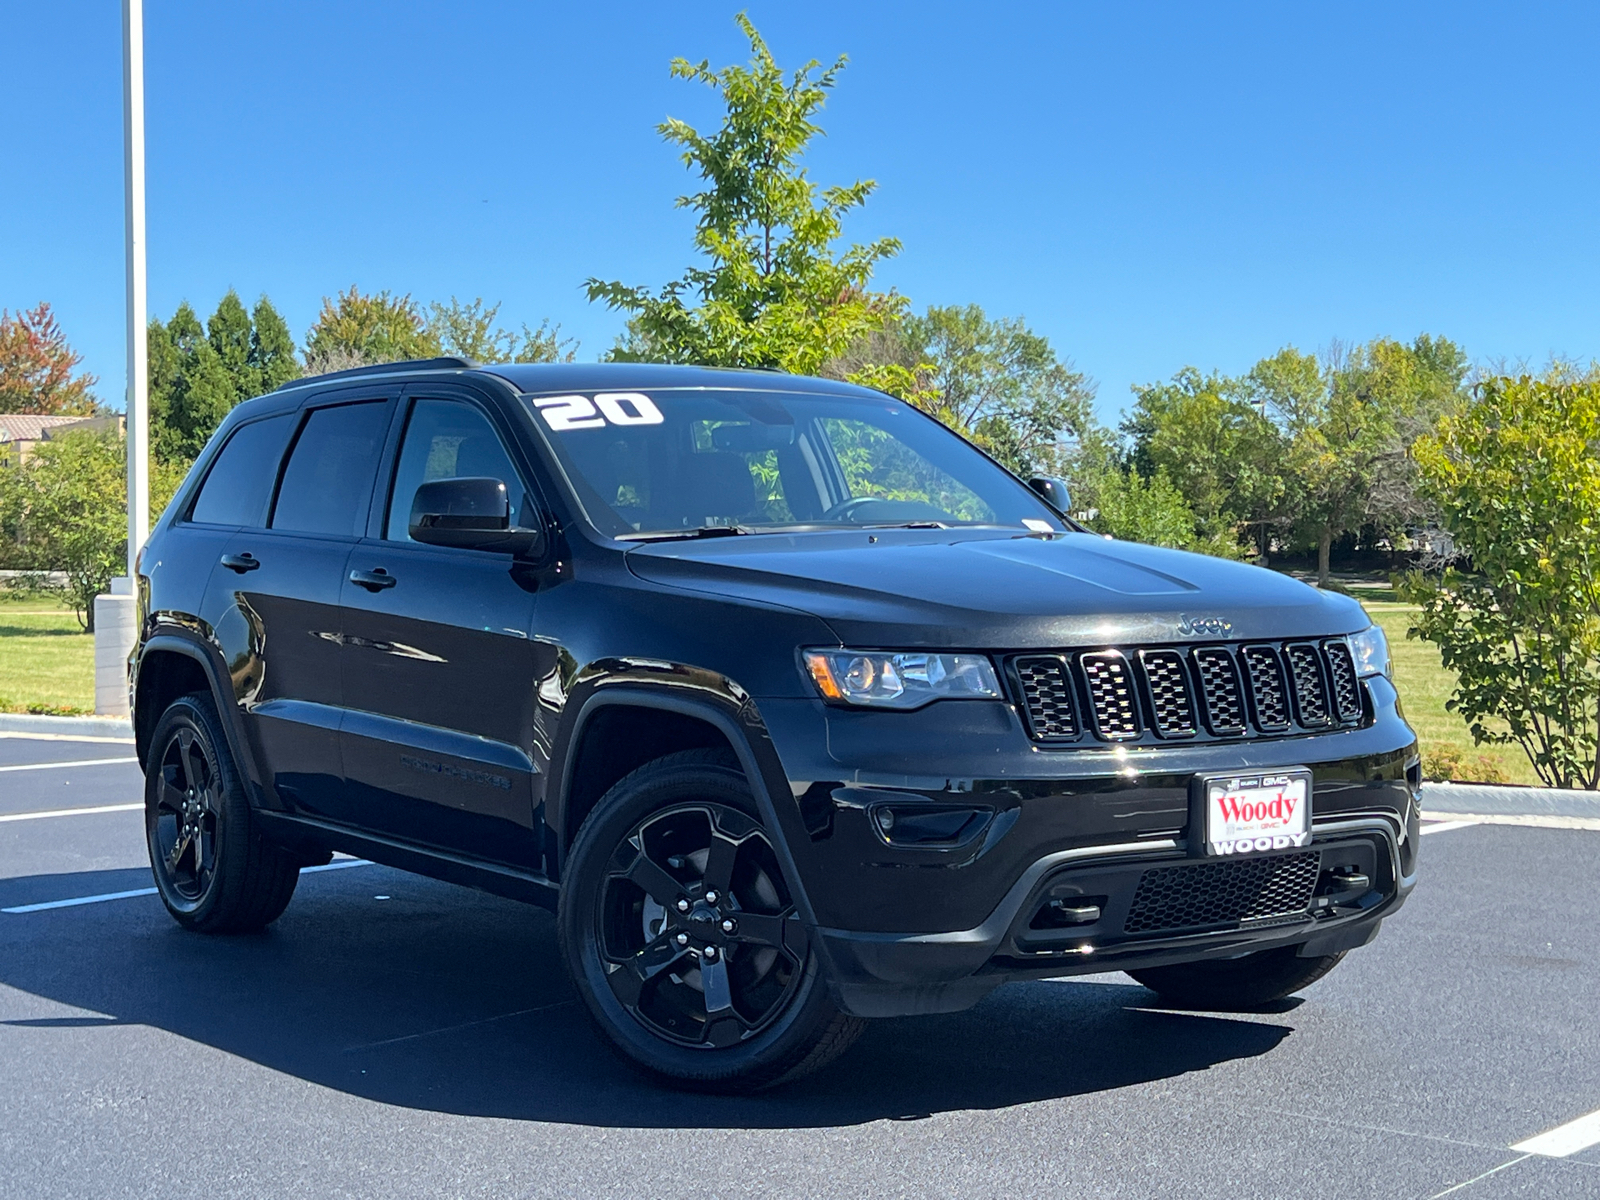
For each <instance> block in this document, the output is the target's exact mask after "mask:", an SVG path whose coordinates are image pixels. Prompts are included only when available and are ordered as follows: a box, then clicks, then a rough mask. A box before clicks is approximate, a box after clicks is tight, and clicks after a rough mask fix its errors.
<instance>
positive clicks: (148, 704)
mask: <svg viewBox="0 0 1600 1200" xmlns="http://www.w3.org/2000/svg"><path fill="white" fill-rule="evenodd" d="M137 661H138V665H137V671H136V673H135V676H134V687H133V737H134V752H135V753H136V754H137V755H138V757H139V765H140V766H141V768H142V767H145V766H146V765H147V763H148V757H149V753H150V738H151V735H152V734H154V732H155V728H156V723H157V722H158V721H160V720H161V714H162V713H164V712H165V711H166V710H167V706H168V705H170V704H171V703H172V702H173V701H174V700H176V699H177V698H178V697H179V696H187V695H189V694H190V693H192V692H197V691H208V692H210V693H211V699H212V701H213V702H214V703H215V704H216V706H217V715H218V717H219V718H220V719H221V721H222V730H223V735H224V736H225V737H226V738H227V740H228V752H229V754H231V755H232V757H233V761H234V763H235V765H236V766H237V767H238V769H239V773H240V775H241V776H242V777H244V778H247V779H248V778H249V776H250V775H251V774H253V773H252V772H251V771H250V765H251V760H250V757H249V755H248V754H247V753H246V745H247V743H246V742H245V739H244V736H243V734H244V731H243V730H242V729H241V728H240V725H239V713H238V708H237V706H236V705H235V704H234V701H233V688H232V686H231V681H228V674H227V671H226V670H225V669H224V668H223V665H222V659H221V656H220V655H218V654H217V652H216V651H215V650H214V649H213V648H211V647H209V646H205V645H202V644H201V643H199V642H198V641H195V640H193V639H191V638H188V637H184V636H182V635H181V634H175V633H160V634H156V635H155V636H154V637H152V638H149V639H148V640H146V642H145V643H144V645H143V646H141V647H140V648H139V658H138V660H137ZM224 681H228V682H224Z"/></svg>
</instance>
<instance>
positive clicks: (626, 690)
mask: <svg viewBox="0 0 1600 1200" xmlns="http://www.w3.org/2000/svg"><path fill="white" fill-rule="evenodd" d="M664 719H665V720H664ZM650 725H654V726H655V727H656V728H657V729H659V730H661V731H662V732H661V733H658V734H656V735H655V736H656V737H657V738H658V739H664V738H665V737H669V736H672V735H673V734H687V735H688V736H689V737H690V738H692V739H697V740H693V741H690V742H689V743H688V744H685V743H684V742H682V741H676V742H673V743H672V744H671V745H670V746H668V747H667V748H666V749H664V750H661V751H660V752H659V753H656V752H647V751H653V750H654V749H655V747H654V746H652V745H651V744H650V742H649V741H647V740H646V741H643V742H640V743H635V747H637V748H633V747H631V748H630V750H629V752H628V753H626V754H623V755H614V756H607V757H605V758H602V757H601V755H602V754H603V748H604V746H605V744H606V743H607V741H608V739H609V737H610V736H613V735H616V734H619V733H623V734H625V733H628V732H630V731H636V730H640V729H643V728H646V727H648V726H650ZM752 726H754V730H755V732H757V733H759V734H760V735H761V736H760V737H759V738H753V737H752ZM758 740H760V741H765V736H764V729H763V727H762V726H761V724H760V718H759V716H758V715H757V714H756V713H755V708H754V704H753V703H752V702H751V701H749V700H746V701H745V702H744V704H742V705H740V706H738V707H734V706H733V705H731V704H725V703H717V702H715V701H712V700H710V699H707V698H701V697H691V696H685V695H683V694H681V693H678V692H671V691H668V690H667V689H664V688H652V687H648V686H639V685H624V686H613V687H606V688H602V689H599V690H597V691H596V692H594V693H593V694H591V695H590V696H589V697H588V698H587V699H586V700H585V701H584V702H583V704H582V706H581V707H580V708H579V710H578V712H577V714H576V715H575V716H574V717H573V719H572V733H571V736H570V738H569V739H568V741H567V744H566V752H565V754H564V755H563V756H562V759H561V765H560V767H559V769H558V771H557V784H558V786H557V788H556V795H555V797H554V799H555V801H556V803H555V805H553V806H552V807H553V808H554V811H553V812H551V811H549V810H548V809H547V817H546V820H547V823H548V824H549V826H550V829H551V833H552V835H553V838H554V840H555V847H554V850H555V854H554V855H553V858H554V862H553V867H554V870H553V871H552V876H553V877H554V878H556V879H559V878H560V868H561V864H562V863H564V862H565V859H566V855H567V851H568V849H569V848H570V847H571V844H572V840H573V838H575V837H576V836H577V833H578V829H579V827H580V826H581V825H582V823H583V818H584V817H585V816H587V815H588V813H589V812H590V811H591V810H592V809H593V807H594V805H595V803H597V802H598V801H599V799H600V797H601V796H603V795H604V794H605V792H606V791H607V790H609V789H610V787H611V786H612V785H613V784H614V783H615V782H616V781H617V780H619V779H621V778H622V777H623V776H624V775H626V774H628V773H629V772H630V771H632V770H634V769H635V768H637V767H640V766H643V765H644V764H645V763H647V762H651V761H654V759H656V758H659V757H662V756H663V755H664V754H668V753H671V752H672V751H674V750H684V749H694V748H696V747H700V746H704V747H719V746H725V747H727V748H728V749H729V750H731V751H732V752H733V755H734V757H735V758H736V759H737V760H738V763H739V767H740V769H741V770H742V771H743V772H744V776H745V779H746V780H747V781H748V782H749V785H750V791H751V794H752V795H753V796H754V798H755V801H756V806H757V807H758V808H759V809H760V811H761V817H762V822H763V823H764V824H765V825H766V826H767V828H768V829H769V830H770V831H771V832H772V837H773V846H774V849H775V850H776V851H777V853H778V857H779V860H780V862H781V864H782V866H783V870H784V874H785V875H786V876H787V882H788V883H789V885H790V888H791V890H792V894H793V895H794V898H795V902H796V904H797V906H798V907H799V909H800V913H801V917H802V919H803V920H805V921H806V923H807V924H809V925H812V926H814V925H815V923H816V922H815V918H814V915H813V912H812V909H811V904H810V901H809V899H808V898H807V896H806V891H805V885H804V881H803V880H802V879H801V877H800V872H799V870H798V867H797V864H796V863H795V860H794V856H793V855H792V854H791V853H790V849H789V841H788V837H787V835H786V829H787V825H786V823H785V822H784V821H782V820H781V819H780V816H779V813H778V810H777V807H776V805H775V803H774V799H775V797H774V794H773V785H774V784H775V782H776V779H775V778H774V775H776V776H777V777H781V776H782V768H781V765H779V764H778V762H777V759H776V755H775V753H773V752H772V749H771V746H770V744H767V745H765V746H764V749H765V751H766V753H765V754H762V753H759V752H758V749H757V746H756V741H758ZM658 744H659V743H658ZM641 754H642V755H643V757H638V761H636V762H633V763H632V765H631V766H626V769H622V767H623V766H624V765H625V764H627V763H628V762H630V761H631V760H632V759H634V758H635V757H637V756H639V755H641ZM768 758H770V759H771V761H770V762H765V761H763V760H764V759H768ZM585 760H588V761H590V762H594V761H600V762H603V763H604V769H603V770H599V771H595V772H594V773H593V774H591V775H589V776H587V777H585V776H583V775H581V774H580V772H581V771H582V770H583V769H584V767H585ZM602 783H603V786H600V784H602ZM596 788H598V790H596Z"/></svg>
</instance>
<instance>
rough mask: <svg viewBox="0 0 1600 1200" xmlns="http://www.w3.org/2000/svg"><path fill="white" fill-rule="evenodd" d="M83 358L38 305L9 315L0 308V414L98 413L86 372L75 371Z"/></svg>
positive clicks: (46, 310)
mask: <svg viewBox="0 0 1600 1200" xmlns="http://www.w3.org/2000/svg"><path fill="white" fill-rule="evenodd" d="M82 361H83V355H81V354H78V353H77V352H76V351H74V350H73V349H72V347H71V346H69V345H68V344H67V335H66V334H65V333H63V332H62V329H61V325H60V322H58V321H57V320H56V316H55V314H54V313H53V312H51V311H50V305H49V304H47V303H43V302H41V303H40V304H38V305H37V306H36V307H34V308H32V309H28V310H26V311H24V310H20V309H19V310H18V311H17V314H16V315H15V316H12V314H11V313H10V311H8V310H0V413H39V414H44V415H48V416H89V415H92V414H94V413H96V412H98V411H99V409H100V405H99V403H98V402H97V401H96V400H95V398H94V394H93V391H92V390H91V389H93V387H94V385H95V384H96V383H97V382H98V380H96V379H95V377H94V376H93V375H90V374H88V373H87V372H82V371H76V368H77V366H78V364H79V363H81V362H82Z"/></svg>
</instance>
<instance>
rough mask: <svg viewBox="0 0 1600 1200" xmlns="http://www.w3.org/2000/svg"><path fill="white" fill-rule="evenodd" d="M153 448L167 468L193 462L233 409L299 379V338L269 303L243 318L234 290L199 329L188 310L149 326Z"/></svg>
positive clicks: (183, 307)
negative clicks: (176, 463)
mask: <svg viewBox="0 0 1600 1200" xmlns="http://www.w3.org/2000/svg"><path fill="white" fill-rule="evenodd" d="M147 345H148V347H149V356H150V368H149V380H150V416H151V441H152V443H153V445H154V447H155V450H156V453H157V456H158V457H160V458H161V459H162V460H164V461H174V462H185V463H186V462H190V461H192V460H193V459H194V457H195V456H196V455H197V454H199V453H200V449H201V447H203V446H204V445H205V444H206V441H207V439H209V438H210V437H211V434H212V433H213V432H214V431H215V430H216V428H217V426H218V425H219V424H220V423H221V421H222V418H223V417H225V416H227V415H228V413H229V411H230V410H232V408H233V407H234V405H236V404H239V403H241V402H242V401H245V400H249V399H251V398H252V397H254V396H259V395H262V394H264V393H266V392H270V391H272V390H273V389H274V388H276V387H279V386H281V385H282V384H284V383H287V382H288V381H289V380H291V379H293V378H295V377H296V376H297V375H298V374H299V367H298V365H297V364H296V362H295V347H294V338H293V337H291V336H290V334H289V327H288V325H287V324H285V323H284V320H283V318H282V317H281V316H279V315H278V311H277V309H275V308H274V307H273V306H272V302H271V301H270V300H268V299H267V298H266V297H265V296H263V297H261V299H260V300H258V301H257V302H256V306H255V309H254V310H253V311H252V312H246V310H245V307H244V304H243V303H242V302H241V301H240V299H239V296H238V293H236V292H234V291H232V290H230V291H229V292H228V294H227V295H225V296H224V297H223V298H222V300H221V302H220V303H219V304H218V305H217V310H216V312H214V313H213V314H212V315H211V319H210V320H209V321H207V322H206V324H205V326H204V327H202V326H201V324H200V318H199V317H198V316H197V315H196V314H195V311H194V309H193V308H191V307H190V306H189V304H188V303H187V302H185V303H183V304H180V305H179V306H178V309H177V311H176V312H174V313H173V315H172V319H171V320H170V321H169V322H167V323H166V324H163V323H162V322H161V321H159V320H155V321H151V322H150V327H149V332H148V334H147Z"/></svg>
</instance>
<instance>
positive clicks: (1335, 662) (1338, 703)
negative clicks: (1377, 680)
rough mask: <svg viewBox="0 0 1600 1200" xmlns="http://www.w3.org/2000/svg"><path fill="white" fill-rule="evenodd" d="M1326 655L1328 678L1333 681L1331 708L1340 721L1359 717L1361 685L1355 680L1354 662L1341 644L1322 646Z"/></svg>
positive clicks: (1347, 647)
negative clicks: (1336, 713)
mask: <svg viewBox="0 0 1600 1200" xmlns="http://www.w3.org/2000/svg"><path fill="white" fill-rule="evenodd" d="M1323 650H1324V651H1326V652H1327V655H1328V678H1329V679H1331V680H1332V681H1333V707H1334V709H1335V711H1337V712H1338V714H1339V720H1341V721H1355V720H1359V719H1360V717H1361V684H1360V682H1359V681H1358V680H1357V679H1356V661H1355V659H1354V658H1353V657H1352V656H1351V654H1350V647H1349V646H1347V645H1345V644H1344V643H1343V642H1328V643H1327V644H1326V645H1324V646H1323Z"/></svg>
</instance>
